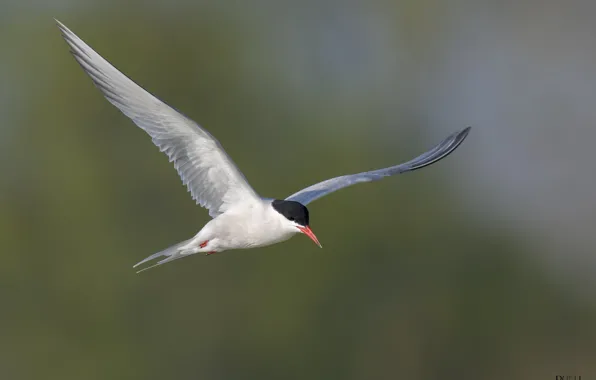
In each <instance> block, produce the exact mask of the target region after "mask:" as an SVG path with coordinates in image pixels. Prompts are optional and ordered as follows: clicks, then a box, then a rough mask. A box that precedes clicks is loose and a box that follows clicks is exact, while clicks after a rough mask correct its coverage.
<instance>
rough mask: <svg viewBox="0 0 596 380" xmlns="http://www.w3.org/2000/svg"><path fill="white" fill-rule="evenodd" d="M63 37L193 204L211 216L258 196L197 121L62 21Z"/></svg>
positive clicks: (92, 77)
mask: <svg viewBox="0 0 596 380" xmlns="http://www.w3.org/2000/svg"><path fill="white" fill-rule="evenodd" d="M56 22H57V24H58V27H59V28H60V31H61V32H62V36H63V37H64V39H65V40H66V42H67V43H68V45H69V46H70V49H71V52H72V54H73V56H74V58H75V59H76V60H77V62H78V63H79V64H80V65H81V67H82V68H83V70H84V71H85V72H86V73H87V74H88V75H89V76H90V77H91V79H92V80H93V82H94V83H95V85H96V87H97V88H99V89H100V90H101V92H102V93H103V94H104V96H105V97H106V99H107V100H108V101H109V102H110V103H112V104H113V105H114V106H116V107H117V108H118V109H119V110H120V111H122V113H124V114H125V115H126V116H128V117H129V118H130V119H131V120H132V121H133V122H134V123H135V124H136V125H137V126H139V127H140V128H141V129H143V130H144V131H145V132H147V134H149V136H151V139H152V140H153V143H154V144H155V145H157V147H158V148H159V149H160V151H162V152H164V153H165V154H166V155H167V156H168V158H169V160H170V161H171V162H173V163H174V167H175V168H176V170H177V171H178V174H179V175H180V177H181V178H182V183H183V184H184V185H186V186H187V188H188V191H189V192H190V193H191V196H192V198H193V199H194V200H195V201H196V202H197V204H199V205H201V206H203V207H205V208H207V209H208V210H209V215H211V217H216V216H217V215H219V214H221V213H223V212H225V211H226V209H227V208H228V207H229V206H230V205H232V204H234V203H237V202H241V201H250V200H257V199H259V196H258V195H257V194H256V192H255V191H254V190H253V189H252V187H251V186H250V185H249V184H248V182H247V181H246V178H244V175H243V174H242V173H241V172H240V170H238V168H237V167H236V165H235V164H234V162H233V161H232V159H231V158H230V157H229V156H228V155H227V154H226V152H225V151H224V149H223V147H222V146H221V144H220V143H219V142H218V141H217V140H216V139H215V138H214V137H213V136H211V134H209V132H207V131H206V130H204V129H203V128H201V127H200V126H199V125H198V124H197V123H195V122H194V121H192V120H190V119H189V118H187V117H186V116H184V115H182V114H181V113H179V112H178V111H176V110H174V109H173V108H171V107H170V106H168V105H167V104H165V103H164V102H162V101H161V100H159V99H157V98H156V97H155V96H153V95H151V94H150V93H149V92H147V91H145V90H144V89H143V88H142V87H140V86H139V85H137V84H136V83H134V82H133V81H132V80H131V79H129V78H128V77H127V76H126V75H124V74H122V73H121V72H120V71H118V69H116V68H115V67H114V66H112V65H111V64H110V63H109V62H108V61H106V60H105V59H104V58H102V57H101V56H100V55H99V54H97V53H96V52H95V51H94V50H93V49H91V47H89V46H88V45H87V44H86V43H85V42H83V40H81V39H80V38H79V37H77V36H76V35H75V34H74V33H73V32H71V31H70V29H68V28H67V27H66V26H64V24H62V23H61V22H60V21H58V20H56Z"/></svg>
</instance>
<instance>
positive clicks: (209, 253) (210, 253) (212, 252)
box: [206, 251, 217, 256]
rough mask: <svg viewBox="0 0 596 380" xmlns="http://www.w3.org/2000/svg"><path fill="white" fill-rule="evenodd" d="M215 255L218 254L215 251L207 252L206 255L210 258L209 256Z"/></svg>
mask: <svg viewBox="0 0 596 380" xmlns="http://www.w3.org/2000/svg"><path fill="white" fill-rule="evenodd" d="M214 253H217V252H215V251H211V252H207V253H206V255H207V256H209V255H213V254H214Z"/></svg>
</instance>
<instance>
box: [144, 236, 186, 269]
mask: <svg viewBox="0 0 596 380" xmlns="http://www.w3.org/2000/svg"><path fill="white" fill-rule="evenodd" d="M190 240H191V239H189V240H184V241H181V242H180V243H178V244H174V245H173V246H171V247H168V248H166V249H164V250H163V251H161V252H157V253H154V254H153V255H151V256H149V257H147V258H146V259H143V260H142V261H140V262H138V263H136V264H135V265H134V266H133V268H136V267H138V266H139V265H141V264H144V263H146V262H147V261H151V260H153V259H156V258H158V257H162V256H166V258H165V259H163V260H161V261H159V262H158V263H157V264H154V265H151V266H150V267H147V268H144V269H141V270H140V271H138V272H137V273H141V272H143V271H146V270H147V269H151V268H154V267H156V266H158V265H161V264H165V263H168V262H170V261H174V260H177V259H181V258H183V257H186V256H188V255H184V254H182V253H180V248H181V247H183V246H184V245H186V244H188V242H189V241H190Z"/></svg>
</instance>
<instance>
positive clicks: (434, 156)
mask: <svg viewBox="0 0 596 380" xmlns="http://www.w3.org/2000/svg"><path fill="white" fill-rule="evenodd" d="M469 132H470V127H467V128H465V129H463V130H461V131H459V132H456V133H454V134H452V135H451V136H449V137H447V138H446V139H445V140H443V141H441V142H440V143H439V144H438V145H437V146H435V147H434V148H432V149H431V150H429V151H428V152H426V153H423V154H421V155H420V156H418V157H416V158H414V159H413V160H410V161H408V162H404V163H403V164H399V165H396V166H391V167H388V168H384V169H379V170H372V171H370V172H364V173H358V174H349V175H344V176H341V177H335V178H331V179H328V180H326V181H323V182H319V183H317V184H315V185H312V186H309V187H307V188H306V189H302V190H300V191H299V192H297V193H295V194H292V195H290V196H289V197H287V198H286V200H288V201H296V202H300V203H302V204H303V205H306V204H308V203H310V202H312V201H314V200H316V199H319V198H321V197H323V196H325V195H327V194H330V193H333V192H334V191H337V190H340V189H343V188H344V187H348V186H351V185H354V184H356V183H360V182H370V181H378V180H380V179H383V178H384V177H388V176H392V175H395V174H400V173H405V172H410V171H412V170H416V169H421V168H423V167H425V166H428V165H431V164H434V163H435V162H437V161H439V160H441V159H442V158H445V157H447V156H448V155H449V153H451V152H453V151H454V150H455V149H456V148H457V147H458V146H459V144H461V143H462V142H463V141H464V139H465V138H466V136H467V135H468V133H469Z"/></svg>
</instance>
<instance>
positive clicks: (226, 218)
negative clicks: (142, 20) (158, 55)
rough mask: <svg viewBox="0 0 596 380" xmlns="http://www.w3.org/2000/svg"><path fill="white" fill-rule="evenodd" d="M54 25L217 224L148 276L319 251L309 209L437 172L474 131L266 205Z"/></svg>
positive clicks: (206, 140) (189, 134)
mask: <svg viewBox="0 0 596 380" xmlns="http://www.w3.org/2000/svg"><path fill="white" fill-rule="evenodd" d="M56 22H57V24H58V27H59V28H60V31H61V32H62V36H63V37H64V39H65V40H66V42H67V43H68V45H69V46H70V49H71V52H72V54H73V56H74V58H75V59H76V60H77V62H78V63H79V64H80V65H81V67H82V68H83V70H85V72H86V73H87V74H88V75H89V76H90V77H91V79H92V80H93V82H94V83H95V85H96V86H97V88H99V90H101V92H102V93H103V94H104V96H105V97H106V98H107V100H108V101H109V102H110V103H112V104H113V105H114V106H116V108H118V109H119V110H120V111H121V112H122V113H124V115H126V116H128V117H129V118H130V119H131V120H132V121H133V122H134V123H135V124H136V125H137V126H139V127H140V128H141V129H143V130H144V131H145V132H147V134H148V135H149V136H151V139H152V140H153V143H154V144H155V145H157V146H158V147H159V149H160V150H161V151H162V152H164V153H165V154H167V155H168V157H169V159H170V162H173V163H174V167H175V168H176V170H177V171H178V174H179V175H180V177H181V178H182V182H183V183H184V184H185V185H186V186H187V187H188V191H189V192H190V194H191V195H192V198H193V199H194V200H195V201H196V202H197V203H198V204H199V205H201V206H203V207H205V208H206V209H208V210H209V215H210V216H211V217H212V218H213V219H212V220H211V221H209V222H208V223H207V224H206V225H205V226H204V227H203V228H202V229H201V230H200V231H199V232H198V233H197V234H196V235H195V236H194V237H192V238H190V239H188V240H185V241H183V242H180V243H178V244H175V245H173V246H171V247H169V248H167V249H165V250H163V251H161V252H158V253H155V254H153V255H151V256H149V257H147V258H146V259H144V260H142V261H141V262H139V263H138V264H136V265H134V267H137V266H138V265H141V264H143V263H145V262H147V261H150V260H153V259H156V258H158V257H165V258H164V259H162V260H161V261H159V262H158V263H157V264H155V265H153V266H150V267H148V268H145V269H143V270H147V269H149V268H152V267H154V266H157V265H161V264H165V263H167V262H170V261H173V260H176V259H180V258H183V257H186V256H189V255H192V254H195V253H200V252H202V253H206V254H212V253H216V252H223V251H226V250H230V249H241V248H254V247H263V246H267V245H271V244H275V243H279V242H282V241H285V240H288V239H289V238H290V237H292V236H293V235H295V234H296V233H303V234H305V235H306V236H308V237H309V238H310V239H312V241H314V242H315V244H317V245H318V246H319V247H321V244H320V243H319V240H318V239H317V237H316V236H315V234H314V233H313V232H312V230H311V229H310V226H309V214H308V209H307V208H306V207H305V205H307V204H309V203H310V202H312V201H314V200H316V199H318V198H321V197H322V196H325V195H327V194H330V193H332V192H334V191H337V190H339V189H343V188H345V187H348V186H351V185H354V184H356V183H360V182H370V181H376V180H380V179H382V178H384V177H387V176H391V175H394V174H400V173H404V172H409V171H412V170H416V169H420V168H423V167H425V166H428V165H431V164H433V163H435V162H437V161H439V160H441V159H442V158H444V157H446V156H447V155H449V154H450V153H451V152H453V151H454V150H455V149H456V148H457V147H458V146H459V145H460V144H461V143H462V142H463V141H464V139H465V138H466V136H467V135H468V133H469V131H470V127H467V128H465V129H463V130H461V131H459V132H456V133H454V134H452V135H450V136H449V137H447V138H446V139H445V140H443V141H442V142H441V143H439V144H438V145H437V146H435V147H434V148H432V149H431V150H429V151H428V152H426V153H424V154H422V155H420V156H418V157H416V158H414V159H413V160H410V161H408V162H405V163H403V164H399V165H396V166H391V167H388V168H384V169H379V170H373V171H369V172H363V173H358V174H351V175H344V176H341V177H336V178H332V179H328V180H326V181H323V182H320V183H317V184H315V185H312V186H309V187H307V188H305V189H303V190H300V191H299V192H297V193H295V194H292V195H290V196H289V197H287V198H286V199H285V200H279V199H266V198H262V197H260V196H259V195H258V194H257V193H256V192H255V191H254V190H253V188H252V187H251V186H250V185H249V184H248V182H247V180H246V178H244V175H243V174H242V173H241V172H240V170H238V168H237V167H236V165H234V163H233V162H232V159H231V158H230V157H229V156H228V155H227V154H226V152H225V151H224V149H223V148H222V146H221V144H220V143H219V142H218V141H217V140H216V139H215V138H214V137H213V136H211V134H210V133H209V132H207V131H206V130H205V129H203V128H201V127H200V126H199V125H198V124H197V123H195V122H194V121H192V120H190V119H189V118H187V117H186V116H184V115H182V114H181V113H179V112H178V111H176V110H174V109H173V108H171V107H170V106H168V105H167V104H165V103H163V102H162V101H160V100H159V99H157V98H156V97H154V96H153V95H151V94H150V93H149V92H147V91H145V90H144V89H143V88H141V87H140V86H139V85H137V84H136V83H134V82H133V81H132V80H131V79H129V78H128V77H127V76H125V75H124V74H122V73H121V72H120V71H118V70H117V69H116V68H115V67H114V66H112V65H111V64H110V63H109V62H108V61H106V60H105V59H104V58H102V57H101V56H100V55H99V54H97V53H96V52H95V51H94V50H93V49H91V48H90V47H89V46H88V45H87V44H86V43H85V42H83V40H81V39H80V38H79V37H77V36H76V35H75V34H74V33H73V32H71V31H70V30H69V29H68V28H67V27H66V26H64V24H62V23H61V22H60V21H58V20H56Z"/></svg>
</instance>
